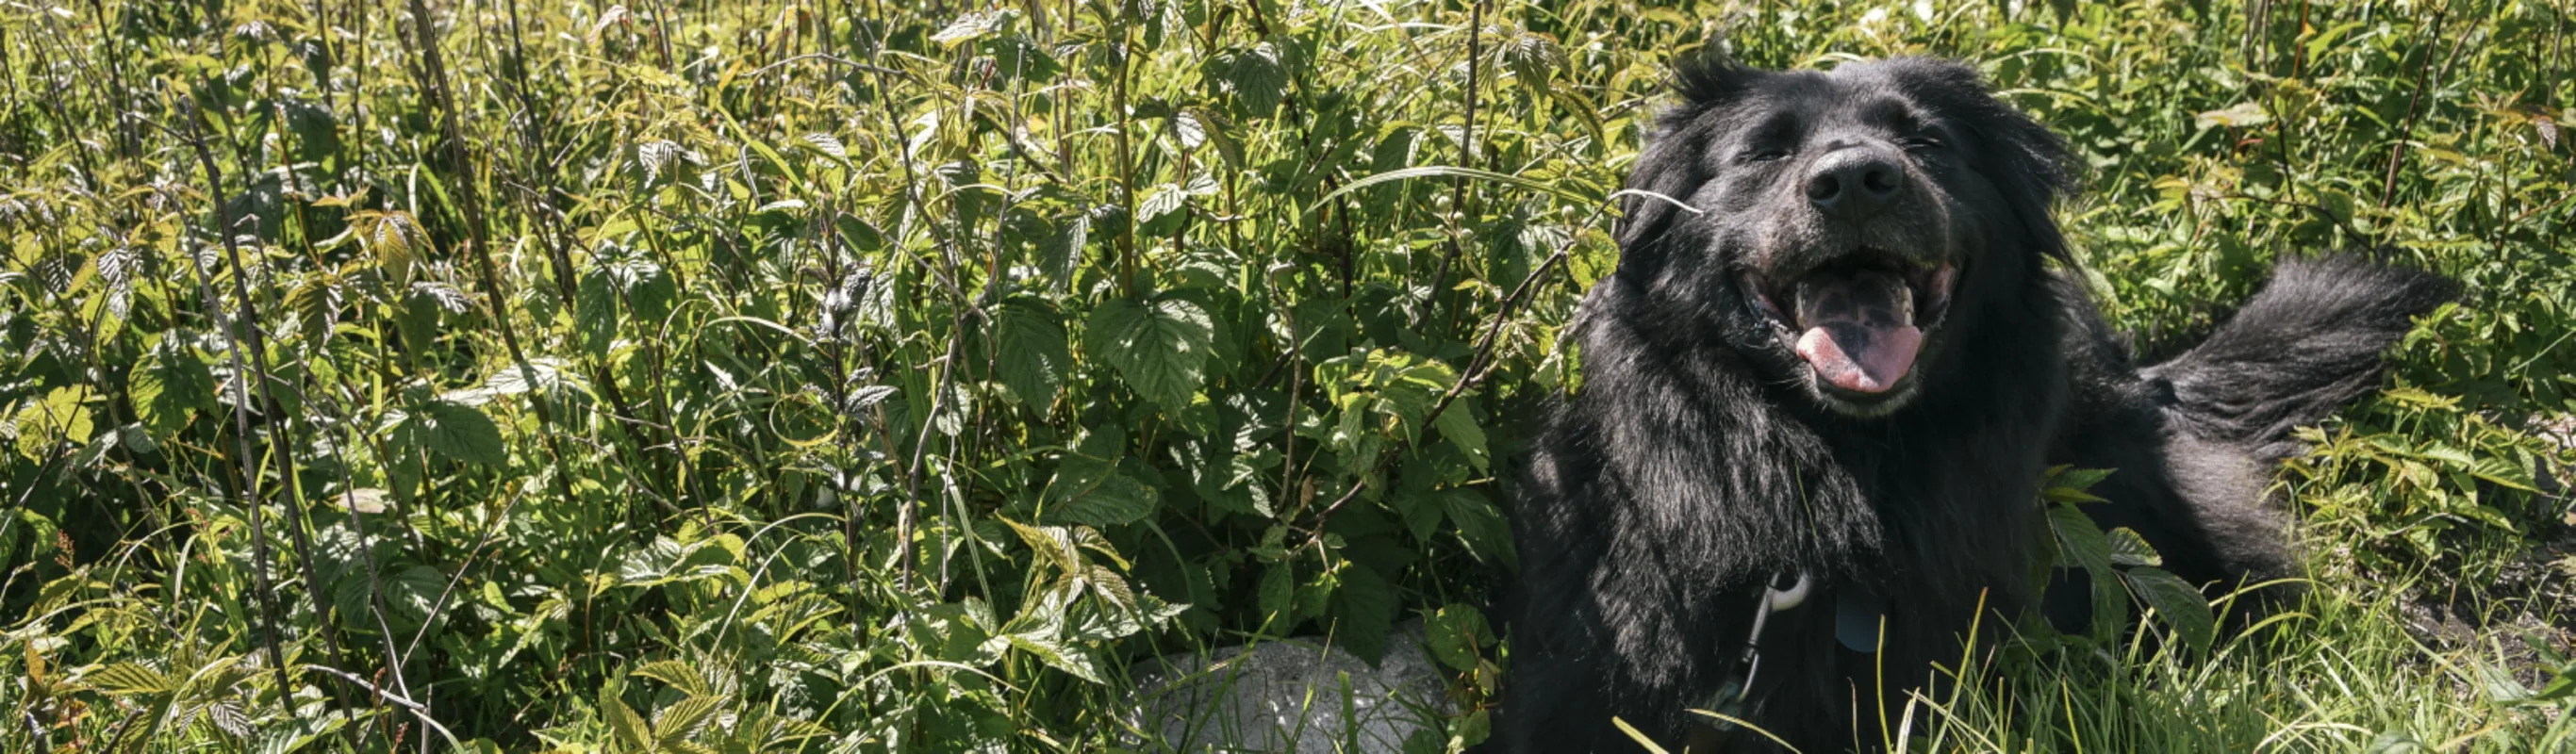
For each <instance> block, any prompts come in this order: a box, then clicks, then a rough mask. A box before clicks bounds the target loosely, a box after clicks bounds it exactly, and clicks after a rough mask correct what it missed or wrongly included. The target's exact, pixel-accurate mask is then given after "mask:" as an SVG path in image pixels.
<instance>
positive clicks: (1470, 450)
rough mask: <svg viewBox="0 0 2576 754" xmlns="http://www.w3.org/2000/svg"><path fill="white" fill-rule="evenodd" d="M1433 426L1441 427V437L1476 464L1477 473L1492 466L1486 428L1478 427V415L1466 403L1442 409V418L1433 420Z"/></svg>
mask: <svg viewBox="0 0 2576 754" xmlns="http://www.w3.org/2000/svg"><path fill="white" fill-rule="evenodd" d="M1431 425H1432V426H1435V427H1439V428H1440V436H1441V437H1444V438H1447V439H1448V440H1449V444H1451V445H1456V446H1458V451H1459V452H1461V453H1465V454H1466V455H1467V462H1468V463H1472V464H1475V465H1476V470H1477V471H1486V470H1487V469H1488V467H1489V466H1490V465H1491V464H1492V459H1491V457H1490V456H1489V455H1488V454H1487V453H1486V450H1485V428H1483V427H1479V426H1476V415H1475V414H1474V413H1472V412H1471V410H1470V407H1469V405H1468V403H1467V402H1466V401H1458V402H1455V403H1451V404H1449V407H1448V408H1445V409H1441V411H1440V416H1439V417H1437V418H1434V419H1432V420H1431Z"/></svg>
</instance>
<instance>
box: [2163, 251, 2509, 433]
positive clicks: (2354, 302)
mask: <svg viewBox="0 0 2576 754" xmlns="http://www.w3.org/2000/svg"><path fill="white" fill-rule="evenodd" d="M2458 292H2459V291H2458V286H2457V285H2456V284H2454V283H2452V282H2451V280H2450V279H2448V278H2444V277H2442V276H2440V275H2436V274H2433V273H2430V272H2425V271H2423V270H2418V269H2413V268H2409V267H2399V266H2393V265H2388V264H2383V263H2379V262H2374V261H2371V260H2369V259H2368V258H2366V257H2364V256H2362V255H2359V254H2339V255H2332V256H2324V257H2315V258H2289V257H2285V258H2283V259H2282V260H2281V264H2280V268H2279V269H2278V270H2276V271H2274V272H2273V274H2272V282H2270V283H2269V284H2267V285H2265V286H2264V287H2263V291H2262V292H2261V293H2257V294H2254V298H2253V299H2251V300H2248V301H2246V302H2245V306H2244V307H2243V308H2241V309H2238V310H2237V312H2236V315H2235V317H2234V318H2233V319H2230V320H2229V321H2228V322H2227V323H2226V324H2225V325H2222V326H2220V327H2219V328H2218V331H2217V332H2216V333H2213V334H2211V335H2210V337H2209V339H2208V340H2206V341H2202V342H2201V344H2200V345H2198V346H2195V347H2193V348H2192V349H2191V350H2190V351H2187V352H2184V353H2183V354H2182V355H2181V356H2176V357H2174V358H2173V359H2172V360H2170V361H2166V362H2164V363H2162V364H2157V365H2155V366H2152V367H2148V368H2147V369H2145V370H2142V371H2143V375H2144V376H2145V377H2146V378H2147V379H2148V381H2149V382H2150V383H2151V384H2160V385H2161V386H2164V387H2167V388H2169V389H2170V391H2171V392H2170V393H2169V395H2171V396H2172V401H2173V402H2172V403H2171V404H2170V406H2171V409H2170V413H2171V414H2172V415H2174V416H2176V417H2177V418H2179V419H2180V420H2181V422H2182V423H2183V424H2184V425H2185V426H2186V427H2188V428H2189V429H2190V430H2191V432H2192V434H2193V435H2195V436H2197V437H2199V438H2201V439H2204V440H2215V441H2219V442H2226V443H2231V444H2235V445H2238V446H2240V447H2244V448H2246V449H2248V450H2250V451H2252V452H2253V454H2254V456H2255V457H2256V458H2257V459H2259V460H2261V461H2263V462H2264V463H2267V464H2268V463H2273V462H2277V461H2280V460H2282V459H2285V458H2288V457H2290V456H2293V455H2297V454H2299V453H2301V452H2303V451H2304V448H2302V447H2300V445H2299V443H2298V442H2297V441H2296V440H2292V439H2290V432H2291V430H2292V429H2293V428H2295V427H2298V426H2300V425H2307V424H2315V423H2317V422H2318V421H2319V420H2322V419H2324V418H2325V416H2326V414H2327V413H2329V412H2331V411H2333V410H2335V408H2336V407H2338V406H2341V405H2343V404H2344V403H2347V402H2349V401H2351V400H2353V399H2355V398H2359V397H2361V395H2362V394H2363V393H2367V392H2369V391H2370V390H2371V389H2373V388H2375V387H2377V386H2378V385H2379V373H2380V367H2381V360H2380V354H2381V352H2383V351H2386V350H2388V347H2389V346H2392V345H2395V344H2396V343H2397V340H2398V339H2399V338H2402V337H2404V336H2405V335H2406V331H2407V330H2408V329H2409V328H2412V327H2413V326H2414V318H2415V317H2417V316H2420V315H2423V314H2425V313H2428V312H2431V311H2432V310H2433V309H2434V308H2435V307H2438V306H2441V305H2442V303H2443V302H2446V301H2449V300H2451V298H2452V297H2453V296H2456V295H2458Z"/></svg>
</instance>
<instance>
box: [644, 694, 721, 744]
mask: <svg viewBox="0 0 2576 754" xmlns="http://www.w3.org/2000/svg"><path fill="white" fill-rule="evenodd" d="M723 708H724V697H721V696H692V697H689V698H687V699H682V700H680V701H678V702H674V703H672V704H671V706H668V707H664V708H662V711H661V712H660V713H658V714H656V715H655V716H654V719H653V733H654V737H655V739H656V740H655V741H654V743H655V745H656V746H657V747H659V748H662V749H676V748H677V745H678V744H682V743H686V742H688V741H689V739H693V738H697V737H698V734H699V733H703V732H705V731H706V729H707V726H708V725H709V724H711V723H714V722H715V719H716V713H717V712H719V711H722V710H723Z"/></svg>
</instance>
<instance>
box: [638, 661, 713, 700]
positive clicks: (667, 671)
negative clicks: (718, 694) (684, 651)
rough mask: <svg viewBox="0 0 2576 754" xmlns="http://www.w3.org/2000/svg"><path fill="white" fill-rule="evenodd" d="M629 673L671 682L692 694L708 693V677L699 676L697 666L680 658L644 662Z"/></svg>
mask: <svg viewBox="0 0 2576 754" xmlns="http://www.w3.org/2000/svg"><path fill="white" fill-rule="evenodd" d="M628 675H639V676H643V677H646V678H651V679H653V680H656V681H661V682H663V683H666V684H670V686H671V687H672V688H676V689H679V690H680V691H681V692H683V693H686V694H688V695H690V696H705V695H706V694H707V693H708V690H707V687H706V679H704V678H701V677H699V675H698V670H697V669H696V668H692V667H689V664H688V663H685V662H681V661H679V660H656V661H653V662H648V663H644V666H643V667H639V668H636V669H634V670H633V671H630V672H629V673H628Z"/></svg>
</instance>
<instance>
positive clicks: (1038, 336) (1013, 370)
mask: <svg viewBox="0 0 2576 754" xmlns="http://www.w3.org/2000/svg"><path fill="white" fill-rule="evenodd" d="M1000 309H1001V310H1000V312H999V313H997V314H996V315H995V316H994V329H995V330H997V331H998V332H997V333H996V334H995V337H994V340H995V341H996V345H997V346H998V347H999V348H1000V349H1001V359H1000V363H999V364H998V369H997V370H996V371H997V372H998V374H996V375H995V376H996V377H999V378H1000V379H1001V381H1002V385H1003V386H1004V387H1008V388H1010V390H1011V398H1012V399H1013V400H1017V401H1019V402H1020V403H1021V404H1022V405H1026V406H1028V407H1030V408H1032V409H1037V410H1039V411H1044V410H1046V406H1047V404H1048V403H1051V402H1053V401H1054V400H1055V393H1056V390H1057V388H1059V387H1062V386H1063V384H1064V376H1065V375H1066V374H1068V373H1070V372H1071V371H1072V369H1073V352H1072V350H1071V347H1070V346H1069V345H1068V344H1067V337H1066V335H1065V331H1064V318H1063V316H1062V315H1060V314H1057V313H1056V310H1055V307H1054V306H1051V305H1049V304H1047V302H1046V301H1045V300H1043V299H1037V298H1018V299H1013V300H1011V301H1007V302H1004V303H1003V304H1002V306H1001V307H1000Z"/></svg>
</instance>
